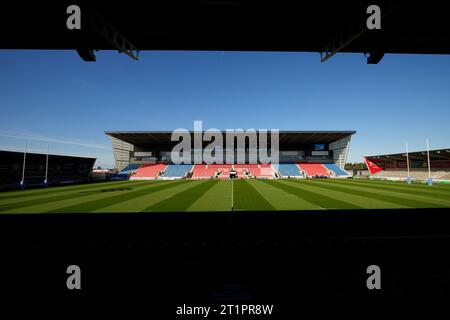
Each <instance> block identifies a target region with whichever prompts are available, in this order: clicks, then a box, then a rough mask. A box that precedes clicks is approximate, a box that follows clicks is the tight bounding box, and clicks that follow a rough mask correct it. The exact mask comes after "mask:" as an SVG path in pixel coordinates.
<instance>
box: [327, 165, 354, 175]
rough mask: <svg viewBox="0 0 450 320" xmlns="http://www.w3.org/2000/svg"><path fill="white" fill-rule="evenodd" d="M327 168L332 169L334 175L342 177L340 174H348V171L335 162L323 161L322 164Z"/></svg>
mask: <svg viewBox="0 0 450 320" xmlns="http://www.w3.org/2000/svg"><path fill="white" fill-rule="evenodd" d="M323 165H324V166H325V167H326V168H327V169H328V170H331V171H333V172H334V173H335V174H336V176H338V177H342V176H348V173H347V172H345V171H344V170H342V169H341V168H339V167H338V166H337V165H336V164H335V163H324V164H323Z"/></svg>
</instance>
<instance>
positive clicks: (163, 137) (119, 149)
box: [105, 131, 356, 179]
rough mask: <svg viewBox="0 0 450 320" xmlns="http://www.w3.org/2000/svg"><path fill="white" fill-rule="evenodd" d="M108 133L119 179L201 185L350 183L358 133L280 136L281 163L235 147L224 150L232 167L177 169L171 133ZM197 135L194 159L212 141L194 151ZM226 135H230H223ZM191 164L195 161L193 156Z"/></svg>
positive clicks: (282, 133) (183, 166) (290, 133)
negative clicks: (255, 180) (211, 181)
mask: <svg viewBox="0 0 450 320" xmlns="http://www.w3.org/2000/svg"><path fill="white" fill-rule="evenodd" d="M105 133H106V134H107V135H109V136H110V137H111V141H112V148H113V153H114V157H115V162H116V168H117V170H118V171H119V176H120V175H122V176H124V177H126V176H129V177H130V178H131V179H172V178H192V179H195V178H198V179H200V178H213V177H218V178H229V177H232V175H236V177H238V178H247V177H259V178H279V177H298V178H302V177H317V176H320V177H347V176H348V173H347V172H346V171H345V170H344V165H345V163H346V159H347V154H348V151H349V147H350V141H351V137H352V135H353V134H355V133H356V131H279V132H278V133H277V134H278V149H279V150H278V155H279V161H277V163H271V164H267V163H263V162H262V161H260V158H258V161H257V163H249V161H248V160H249V153H250V151H251V148H252V147H251V146H250V144H246V146H245V148H244V149H238V148H236V147H235V146H234V147H233V149H232V150H228V149H227V148H228V146H226V147H224V153H230V152H231V153H232V154H234V157H233V159H234V161H231V162H230V161H229V160H228V159H225V156H224V159H223V160H224V161H223V162H221V163H217V164H209V165H208V164H205V163H204V162H202V161H200V162H198V161H197V162H196V161H192V162H189V163H183V164H174V162H173V161H172V160H173V159H172V158H171V152H172V150H173V148H174V147H175V146H176V145H177V144H178V143H179V141H178V140H177V141H172V132H171V131H106V132H105ZM198 133H199V132H196V131H188V134H189V135H191V136H192V139H191V141H192V145H191V147H192V151H191V152H192V153H193V155H195V153H199V152H202V150H204V149H205V147H207V146H208V145H209V144H210V143H211V141H209V140H208V141H203V140H202V142H201V148H199V146H198V145H197V146H196V145H194V141H195V139H194V135H195V134H198ZM204 133H205V131H202V132H201V134H202V136H203V134H204ZM222 133H223V134H224V135H225V134H226V132H225V131H222ZM241 134H243V135H245V134H246V133H245V132H244V133H241ZM272 134H273V133H272V132H271V131H268V132H266V133H265V135H267V136H266V137H265V140H266V141H267V144H266V146H267V150H264V152H267V154H272V145H271V143H272V142H271V141H272V140H271V138H272V136H271V135H272ZM236 135H238V134H236ZM261 138H262V136H261V133H260V132H258V133H257V140H258V142H259V141H261ZM263 138H264V137H263ZM257 146H259V144H257ZM253 148H254V147H253ZM257 148H259V147H257ZM258 151H261V150H258ZM258 154H259V153H258ZM240 155H241V156H242V157H241V158H240V159H245V161H237V159H239V156H240ZM192 159H196V157H195V156H193V157H192ZM197 159H198V158H197Z"/></svg>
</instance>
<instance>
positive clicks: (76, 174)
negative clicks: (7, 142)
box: [0, 151, 96, 189]
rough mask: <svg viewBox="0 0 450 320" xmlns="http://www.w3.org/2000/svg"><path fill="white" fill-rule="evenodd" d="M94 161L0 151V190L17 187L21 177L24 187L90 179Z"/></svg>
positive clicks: (53, 155) (72, 157) (82, 158)
mask: <svg viewBox="0 0 450 320" xmlns="http://www.w3.org/2000/svg"><path fill="white" fill-rule="evenodd" d="M95 160H96V159H95V158H85V157H74V156H63V155H55V154H49V155H47V154H40V153H30V152H27V153H26V154H25V153H24V152H14V151H0V189H9V188H17V187H18V186H19V184H20V183H21V181H22V176H23V178H24V185H25V186H42V185H44V184H48V185H58V184H68V183H80V182H87V181H89V175H90V173H91V171H92V167H93V166H94V163H95ZM24 164H25V168H24ZM46 178H47V181H45V180H46Z"/></svg>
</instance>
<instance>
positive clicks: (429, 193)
mask: <svg viewBox="0 0 450 320" xmlns="http://www.w3.org/2000/svg"><path fill="white" fill-rule="evenodd" d="M327 182H329V183H334V184H337V185H353V186H363V187H365V188H372V189H377V190H380V189H381V188H383V189H384V190H392V191H394V192H400V193H404V194H409V195H411V194H414V195H418V196H425V197H432V198H438V199H445V198H446V197H447V198H448V199H450V190H449V191H447V190H430V189H428V190H421V189H411V188H409V187H408V185H379V184H376V183H360V182H358V183H351V182H348V181H337V180H330V181H327Z"/></svg>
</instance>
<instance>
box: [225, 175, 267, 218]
mask: <svg viewBox="0 0 450 320" xmlns="http://www.w3.org/2000/svg"><path fill="white" fill-rule="evenodd" d="M233 185H234V186H233V188H234V195H233V198H234V199H233V200H234V210H249V211H250V210H275V208H274V207H273V206H272V205H271V204H270V203H269V202H268V201H267V200H266V199H265V198H264V197H263V196H262V195H261V194H260V193H259V192H258V191H257V190H256V189H255V188H254V187H253V186H251V185H250V183H248V182H247V181H245V180H236V181H234V182H233Z"/></svg>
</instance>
